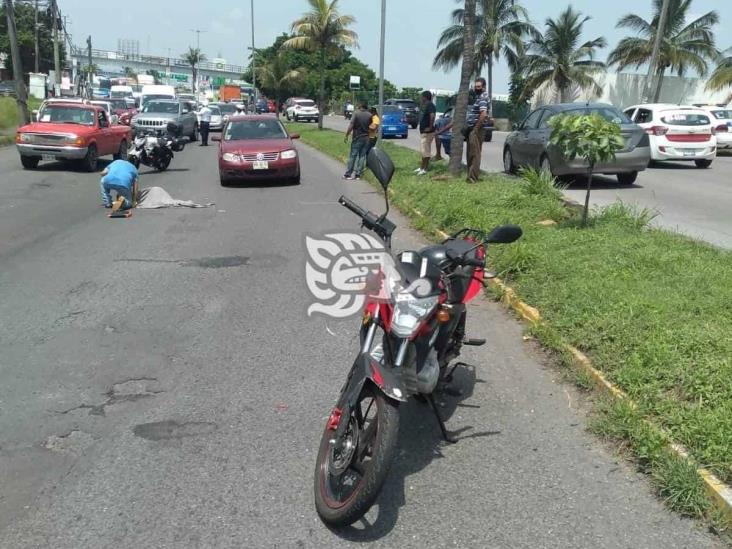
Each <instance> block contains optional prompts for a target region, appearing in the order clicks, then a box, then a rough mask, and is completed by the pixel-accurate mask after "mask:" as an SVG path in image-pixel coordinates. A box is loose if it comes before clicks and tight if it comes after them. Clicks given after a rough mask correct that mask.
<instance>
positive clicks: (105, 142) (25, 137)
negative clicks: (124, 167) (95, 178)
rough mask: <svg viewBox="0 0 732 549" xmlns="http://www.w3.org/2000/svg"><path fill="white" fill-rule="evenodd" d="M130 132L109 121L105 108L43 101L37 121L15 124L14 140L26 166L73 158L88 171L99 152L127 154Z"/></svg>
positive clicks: (21, 159) (95, 164)
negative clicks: (18, 126)
mask: <svg viewBox="0 0 732 549" xmlns="http://www.w3.org/2000/svg"><path fill="white" fill-rule="evenodd" d="M131 136H132V132H131V130H130V128H129V126H122V125H117V124H114V125H113V124H111V122H110V120H109V119H108V118H107V113H106V112H104V109H101V108H100V107H96V106H94V105H90V104H87V103H78V102H69V103H64V102H53V103H47V104H44V105H43V106H42V107H41V110H40V111H39V112H38V121H37V122H32V123H30V124H27V125H25V126H22V127H20V128H18V132H17V133H16V134H15V144H16V146H17V148H18V153H20V162H21V164H23V167H24V168H25V169H27V170H32V169H34V168H36V167H37V166H38V163H39V162H40V161H41V160H74V161H77V162H79V163H81V165H82V166H83V167H84V168H85V169H86V170H87V171H90V172H93V171H96V169H97V162H98V160H99V157H100V156H107V155H110V154H111V155H113V156H114V159H115V160H117V159H119V158H122V159H125V158H127V148H128V146H129V143H130V140H131Z"/></svg>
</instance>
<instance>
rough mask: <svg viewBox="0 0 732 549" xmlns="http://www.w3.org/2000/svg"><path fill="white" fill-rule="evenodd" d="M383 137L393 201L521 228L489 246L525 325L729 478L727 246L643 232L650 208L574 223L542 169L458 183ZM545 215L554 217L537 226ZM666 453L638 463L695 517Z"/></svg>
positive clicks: (438, 222)
mask: <svg viewBox="0 0 732 549" xmlns="http://www.w3.org/2000/svg"><path fill="white" fill-rule="evenodd" d="M291 131H299V132H300V133H301V136H302V139H303V141H304V142H305V143H307V144H309V145H311V146H314V147H315V148H317V149H320V150H321V151H324V152H326V153H328V154H329V155H331V156H334V157H336V158H339V159H341V160H345V158H346V156H347V154H348V146H347V145H346V144H344V143H343V134H341V133H338V132H333V131H327V130H325V131H321V132H319V131H317V129H316V128H315V127H314V126H307V125H305V124H297V125H294V124H293V125H291ZM488 146H490V145H488ZM383 147H384V149H385V150H386V151H387V152H388V153H389V154H390V155H391V157H392V159H393V160H394V163H395V165H396V167H397V173H396V175H395V177H394V180H393V182H392V186H391V188H392V189H393V191H394V193H395V195H394V198H393V202H394V203H395V204H396V205H397V206H400V207H402V209H403V210H404V211H405V212H407V213H409V211H410V210H409V208H417V209H419V210H420V211H421V212H422V214H424V215H423V217H418V216H412V220H413V222H414V224H415V225H416V227H417V228H419V229H422V230H425V231H428V232H429V231H432V230H434V229H436V228H440V229H443V230H445V231H447V232H451V231H454V230H457V229H460V228H462V227H465V226H470V227H478V228H484V229H490V228H492V227H494V226H495V225H498V224H501V223H517V224H519V225H521V226H522V227H523V229H524V237H523V238H522V239H521V240H520V241H519V242H517V243H515V244H511V245H508V246H494V247H492V248H491V249H490V250H489V257H490V259H491V261H492V263H493V268H494V270H496V271H497V272H498V273H499V275H500V276H503V277H504V278H507V279H508V282H509V283H510V284H511V285H512V286H513V287H514V289H516V291H517V293H518V294H519V295H520V296H521V298H522V299H523V300H524V301H526V302H527V303H529V304H531V305H533V306H535V307H537V308H538V309H539V311H540V312H541V314H542V317H543V319H544V321H545V323H544V324H543V325H542V327H541V328H539V329H536V330H534V333H535V335H536V336H537V337H538V338H539V339H540V341H542V343H544V344H545V345H547V346H549V347H551V348H554V349H559V348H560V347H561V343H562V342H567V343H569V344H571V345H574V346H576V347H578V348H579V349H581V350H583V351H584V352H585V353H587V354H588V355H589V356H590V357H591V359H592V361H593V363H594V365H595V366H596V367H597V368H599V369H600V370H602V371H603V372H604V373H605V374H606V375H607V376H608V378H609V379H610V380H611V381H612V382H614V383H615V384H617V385H618V386H619V387H621V388H622V389H623V390H624V391H626V392H627V393H628V394H629V395H630V396H631V397H632V399H633V400H634V401H635V402H636V403H637V404H638V407H639V408H638V414H639V417H642V418H647V419H650V420H652V421H653V422H655V423H656V424H657V425H659V426H661V427H662V428H664V429H666V430H667V431H668V432H669V433H671V436H672V437H673V439H674V440H676V441H678V442H680V443H682V444H683V445H684V446H686V447H687V448H688V449H689V450H690V452H691V453H692V455H693V456H694V458H695V459H696V460H697V462H698V463H699V464H700V465H703V466H705V467H708V468H709V469H711V470H712V471H713V472H714V473H715V474H716V475H718V476H719V477H720V478H721V479H723V480H724V481H727V482H732V253H730V252H729V251H723V250H720V249H717V248H714V247H712V246H710V245H706V244H704V243H702V242H698V241H695V240H692V239H689V238H686V237H683V236H680V235H677V234H673V233H671V232H667V231H664V230H658V229H651V228H649V222H650V221H651V219H652V218H653V216H654V215H655V212H652V211H649V210H639V209H637V208H634V207H630V206H627V205H624V204H621V203H617V204H615V205H613V206H610V207H608V208H605V209H603V210H597V211H595V212H593V215H592V218H591V224H590V227H589V228H587V229H580V228H578V224H577V217H576V215H577V214H576V213H572V212H571V211H569V210H568V209H566V208H565V207H564V206H563V205H562V203H561V201H560V195H561V193H560V192H559V191H558V190H557V189H556V188H554V187H553V186H552V185H551V184H550V182H549V183H548V182H547V181H546V180H545V179H544V180H542V177H541V176H539V175H536V174H528V175H527V174H524V175H525V179H517V178H508V177H505V176H503V175H500V174H491V175H488V176H486V177H485V178H484V181H482V182H481V183H480V184H478V185H468V184H466V183H464V182H463V180H462V178H458V179H456V178H450V177H449V176H448V175H447V173H446V166H445V165H444V163H443V164H442V165H436V166H435V167H434V170H433V171H432V172H431V174H430V177H427V178H424V177H423V178H418V177H417V176H415V175H413V174H412V173H411V172H412V170H413V169H414V168H415V167H417V166H418V164H419V154H418V153H417V152H415V151H411V150H409V149H406V148H404V147H401V146H397V145H394V144H392V143H389V142H388V141H387V142H385V143H384V145H383ZM692 183H693V182H691V181H690V184H692ZM546 219H551V220H554V221H556V222H557V224H556V225H554V226H548V227H546V226H541V225H537V222H538V221H541V220H546ZM565 360H566V357H565ZM611 417H615V416H611ZM615 419H617V418H615ZM620 435H621V438H624V439H626V440H628V439H629V438H630V435H629V433H627V432H622V433H620ZM637 438H638V439H639V440H640V439H645V443H643V444H641V443H640V442H633V444H632V446H633V448H634V449H636V455H639V454H643V451H641V450H642V448H644V445H651V446H653V444H654V443H655V442H654V440H655V439H654V438H653V436H652V435H651V434H650V433H646V432H640V434H639V435H638V437H637ZM664 455H665V454H664ZM668 459H670V458H668ZM668 459H667V458H666V457H664V458H661V457H654V458H653V459H649V460H648V463H649V468H650V469H649V470H650V471H651V472H652V474H653V476H654V479H657V482H658V484H659V486H660V488H659V490H660V492H661V493H662V494H666V492H664V490H666V489H668V490H671V492H669V493H668V494H666V495H664V498H666V499H667V501H668V502H669V503H670V504H671V505H673V506H674V507H676V508H679V509H680V510H682V511H683V512H685V513H688V514H699V513H698V512H697V511H700V510H701V509H702V506H700V505H699V504H698V501H697V498H698V497H700V496H699V495H698V486H697V484H693V485H692V484H690V483H689V482H686V481H684V482H681V481H679V482H678V483H676V481H674V480H673V479H680V478H681V477H684V475H686V473H688V471H686V472H685V470H684V469H683V467H681V466H677V464H674V463H672V462H671V461H668ZM669 475H671V477H673V478H671V479H670V478H669ZM677 484H678V486H677ZM677 489H678V490H681V491H682V492H683V495H681V496H678V494H677V493H676V490H677Z"/></svg>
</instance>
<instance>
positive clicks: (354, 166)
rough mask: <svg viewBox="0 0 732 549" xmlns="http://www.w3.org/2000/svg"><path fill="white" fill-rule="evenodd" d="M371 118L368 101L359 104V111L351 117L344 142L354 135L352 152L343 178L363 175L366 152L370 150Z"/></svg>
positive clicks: (355, 177) (357, 177)
mask: <svg viewBox="0 0 732 549" xmlns="http://www.w3.org/2000/svg"><path fill="white" fill-rule="evenodd" d="M371 118H372V116H371V113H370V112H369V111H368V105H367V104H366V103H362V104H361V105H359V107H358V111H356V113H355V114H354V115H353V118H351V123H350V124H349V126H348V130H347V131H346V137H344V138H343V142H344V143H347V142H348V136H350V135H352V136H353V139H352V141H351V153H350V154H349V156H348V166H347V167H346V173H345V174H343V179H361V175H362V174H363V171H364V169H365V168H366V153H367V152H368V150H369V126H370V125H371Z"/></svg>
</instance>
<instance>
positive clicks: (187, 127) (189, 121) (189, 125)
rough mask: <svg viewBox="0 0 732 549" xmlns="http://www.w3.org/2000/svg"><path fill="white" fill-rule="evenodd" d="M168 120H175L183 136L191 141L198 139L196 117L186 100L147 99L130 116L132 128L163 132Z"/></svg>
mask: <svg viewBox="0 0 732 549" xmlns="http://www.w3.org/2000/svg"><path fill="white" fill-rule="evenodd" d="M169 122H175V123H176V124H177V125H178V127H179V128H181V133H182V135H184V136H189V137H190V138H191V141H197V140H198V118H197V116H196V113H195V111H194V110H193V109H192V106H191V104H190V103H188V102H187V101H179V100H177V99H151V100H149V101H147V102H146V103H145V105H144V107H143V108H142V111H140V112H139V113H138V114H136V115H135V116H133V117H132V122H131V125H132V129H133V130H134V131H135V132H137V131H139V130H149V129H153V130H155V131H156V132H158V133H163V132H164V131H165V128H166V127H167V126H168V123H169Z"/></svg>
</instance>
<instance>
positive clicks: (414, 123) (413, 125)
mask: <svg viewBox="0 0 732 549" xmlns="http://www.w3.org/2000/svg"><path fill="white" fill-rule="evenodd" d="M410 126H411V127H412V129H413V130H416V129H417V123H416V122H413V123H411V124H410Z"/></svg>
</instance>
